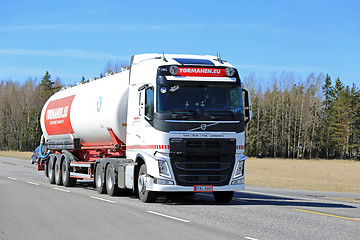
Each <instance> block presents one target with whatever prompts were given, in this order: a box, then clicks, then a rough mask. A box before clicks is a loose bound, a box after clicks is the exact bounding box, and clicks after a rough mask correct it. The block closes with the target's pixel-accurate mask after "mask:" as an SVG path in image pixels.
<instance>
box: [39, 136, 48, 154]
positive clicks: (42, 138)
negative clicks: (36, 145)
mask: <svg viewBox="0 0 360 240" xmlns="http://www.w3.org/2000/svg"><path fill="white" fill-rule="evenodd" d="M44 139H45V138H44V135H42V136H41V140H40V157H41V158H47V157H48V156H49V154H50V150H49V151H48V152H47V153H46V154H45V155H43V153H42V147H43V142H44Z"/></svg>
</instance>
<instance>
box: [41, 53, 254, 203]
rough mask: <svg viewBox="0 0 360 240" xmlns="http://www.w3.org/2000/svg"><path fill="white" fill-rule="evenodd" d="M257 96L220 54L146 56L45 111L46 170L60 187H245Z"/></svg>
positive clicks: (67, 92)
mask: <svg viewBox="0 0 360 240" xmlns="http://www.w3.org/2000/svg"><path fill="white" fill-rule="evenodd" d="M250 118H251V102H250V97H249V94H248V92H247V91H246V90H245V89H243V88H242V85H241V81H240V77H239V74H238V72H237V70H236V69H235V68H234V67H233V66H232V65H231V64H229V63H227V62H225V61H223V60H221V59H219V58H218V57H214V56H198V55H175V54H174V55H166V56H165V55H160V54H141V55H135V56H133V57H132V59H131V67H130V69H129V70H125V71H123V72H121V73H117V74H113V75H110V76H106V77H104V78H101V79H97V80H94V81H91V82H89V83H85V84H81V85H78V86H75V87H71V88H67V89H64V90H62V91H59V92H57V93H55V94H54V95H53V96H51V97H50V98H49V100H48V101H47V102H46V104H45V105H44V107H43V110H42V113H41V128H42V131H43V136H42V139H41V145H44V146H45V147H46V148H47V149H48V153H47V154H46V155H45V156H42V157H43V160H42V162H41V163H40V164H41V165H42V166H43V167H44V170H45V175H46V176H47V177H48V178H49V182H50V183H51V184H58V185H64V186H65V187H71V186H74V185H75V184H76V180H77V179H87V180H92V181H93V182H94V185H95V187H96V189H97V191H98V192H99V193H105V192H107V193H108V194H109V195H111V196H112V195H116V194H121V193H124V192H126V191H125V190H127V189H130V190H132V191H134V192H135V193H137V194H138V195H139V198H140V200H141V201H143V202H153V201H155V200H156V198H157V195H158V194H159V193H168V192H180V193H189V192H191V193H197V192H212V193H213V195H214V197H215V200H216V201H220V202H224V201H230V200H231V199H232V197H233V193H234V191H239V190H242V189H244V179H245V174H244V163H245V160H246V156H245V155H244V146H245V134H244V130H245V125H246V124H247V123H248V122H249V120H250Z"/></svg>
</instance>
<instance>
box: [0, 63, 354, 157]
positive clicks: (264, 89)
mask: <svg viewBox="0 0 360 240" xmlns="http://www.w3.org/2000/svg"><path fill="white" fill-rule="evenodd" d="M122 65H124V64H122ZM119 66H120V64H115V65H114V64H112V63H111V62H109V63H108V64H107V65H106V67H105V69H104V71H103V72H102V73H100V77H101V76H105V75H106V73H111V72H119V71H121V68H120V67H119ZM36 82H37V81H36V79H32V78H29V79H27V80H26V81H25V83H23V84H19V83H16V82H13V81H0V150H20V151H33V150H34V149H35V148H36V146H37V145H38V144H39V141H40V137H41V135H42V132H41V127H40V114H41V110H42V107H43V106H44V104H45V102H46V101H47V99H48V98H49V97H50V96H51V95H52V94H54V93H55V92H57V91H59V90H60V88H61V87H63V85H62V83H61V81H60V79H59V78H56V79H55V80H54V81H52V79H51V75H50V73H49V72H46V73H45V75H44V76H43V78H42V80H41V82H40V83H39V84H37V83H36ZM82 82H86V81H85V79H84V77H83V78H82V80H81V83H82ZM263 82H264V81H262V79H259V78H256V76H255V75H253V74H252V75H250V76H247V77H245V78H244V85H245V87H246V88H247V89H248V90H249V92H250V94H251V102H252V112H253V117H252V120H251V121H250V123H249V124H248V125H247V127H246V132H245V133H246V154H247V155H248V156H254V157H283V158H309V159H311V158H324V159H333V158H342V159H345V158H359V155H360V91H359V89H358V88H357V87H356V86H355V85H353V86H351V87H350V86H345V85H344V84H343V83H342V82H341V81H340V79H339V78H337V79H336V81H335V82H334V83H333V82H332V80H331V77H330V76H329V75H326V76H324V75H323V74H319V75H315V74H314V73H312V74H310V75H309V76H308V77H307V78H306V80H305V81H301V80H298V79H296V77H295V76H294V74H293V73H283V74H282V75H280V76H273V78H272V79H271V81H270V83H267V84H266V85H264V84H263Z"/></svg>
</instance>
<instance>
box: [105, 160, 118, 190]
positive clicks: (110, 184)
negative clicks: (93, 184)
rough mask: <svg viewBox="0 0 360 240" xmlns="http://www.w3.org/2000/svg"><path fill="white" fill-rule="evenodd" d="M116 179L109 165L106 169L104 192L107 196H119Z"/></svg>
mask: <svg viewBox="0 0 360 240" xmlns="http://www.w3.org/2000/svg"><path fill="white" fill-rule="evenodd" d="M116 180H117V178H116V177H115V172H114V171H113V169H112V167H111V165H110V164H108V165H107V167H106V184H105V185H106V191H107V194H108V195H109V196H118V195H120V192H121V189H120V188H119V187H118V185H117V182H116Z"/></svg>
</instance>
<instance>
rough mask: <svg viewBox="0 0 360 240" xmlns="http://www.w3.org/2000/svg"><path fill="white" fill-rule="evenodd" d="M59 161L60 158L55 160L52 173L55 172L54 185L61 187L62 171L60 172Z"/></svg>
mask: <svg viewBox="0 0 360 240" xmlns="http://www.w3.org/2000/svg"><path fill="white" fill-rule="evenodd" d="M60 161H61V159H60V157H58V158H56V162H55V166H54V172H55V183H56V185H62V171H61V163H60Z"/></svg>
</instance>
